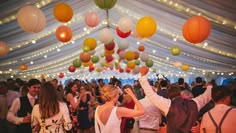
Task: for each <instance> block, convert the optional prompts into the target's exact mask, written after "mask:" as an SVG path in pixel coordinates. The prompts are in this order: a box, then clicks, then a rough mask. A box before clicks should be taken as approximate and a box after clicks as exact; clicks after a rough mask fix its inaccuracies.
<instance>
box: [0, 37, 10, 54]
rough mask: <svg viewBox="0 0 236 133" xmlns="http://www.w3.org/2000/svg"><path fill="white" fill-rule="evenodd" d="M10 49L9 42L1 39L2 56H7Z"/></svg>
mask: <svg viewBox="0 0 236 133" xmlns="http://www.w3.org/2000/svg"><path fill="white" fill-rule="evenodd" d="M8 51H9V48H8V46H7V44H6V43H5V42H3V41H0V57H3V56H6V55H7V53H8Z"/></svg>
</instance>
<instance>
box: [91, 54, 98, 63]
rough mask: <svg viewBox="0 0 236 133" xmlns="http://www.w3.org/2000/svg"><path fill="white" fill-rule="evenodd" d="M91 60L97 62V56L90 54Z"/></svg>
mask: <svg viewBox="0 0 236 133" xmlns="http://www.w3.org/2000/svg"><path fill="white" fill-rule="evenodd" d="M91 61H92V62H93V63H97V62H98V61H99V57H98V56H96V55H94V56H92V58H91Z"/></svg>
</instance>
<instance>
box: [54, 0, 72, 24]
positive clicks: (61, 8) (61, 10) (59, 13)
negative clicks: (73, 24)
mask: <svg viewBox="0 0 236 133" xmlns="http://www.w3.org/2000/svg"><path fill="white" fill-rule="evenodd" d="M53 14H54V17H55V18H56V19H57V20H58V21H60V22H62V23H66V22H69V21H70V20H71V18H72V17H73V10H72V8H71V7H70V5H68V4H66V3H64V2H62V3H58V4H57V5H56V6H55V7H54V9H53Z"/></svg>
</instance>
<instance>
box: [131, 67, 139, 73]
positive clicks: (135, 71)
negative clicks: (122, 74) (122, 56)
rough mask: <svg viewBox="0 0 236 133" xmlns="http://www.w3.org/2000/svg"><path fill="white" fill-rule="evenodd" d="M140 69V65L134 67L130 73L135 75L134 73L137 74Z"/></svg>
mask: <svg viewBox="0 0 236 133" xmlns="http://www.w3.org/2000/svg"><path fill="white" fill-rule="evenodd" d="M139 71H140V67H135V68H134V69H133V71H132V73H133V74H134V75H135V74H138V73H139Z"/></svg>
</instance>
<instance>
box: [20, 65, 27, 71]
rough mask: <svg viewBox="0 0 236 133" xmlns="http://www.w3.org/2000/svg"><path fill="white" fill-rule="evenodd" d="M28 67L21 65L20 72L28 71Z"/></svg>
mask: <svg viewBox="0 0 236 133" xmlns="http://www.w3.org/2000/svg"><path fill="white" fill-rule="evenodd" d="M27 68H28V67H27V66H26V65H25V64H21V65H20V70H22V71H24V70H27Z"/></svg>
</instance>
